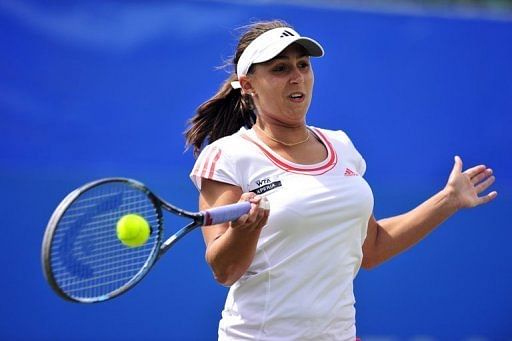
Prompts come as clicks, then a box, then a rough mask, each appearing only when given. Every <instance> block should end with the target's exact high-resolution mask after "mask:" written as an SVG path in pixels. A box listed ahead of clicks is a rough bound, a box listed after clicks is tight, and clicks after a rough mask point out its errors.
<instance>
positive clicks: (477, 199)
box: [445, 156, 498, 209]
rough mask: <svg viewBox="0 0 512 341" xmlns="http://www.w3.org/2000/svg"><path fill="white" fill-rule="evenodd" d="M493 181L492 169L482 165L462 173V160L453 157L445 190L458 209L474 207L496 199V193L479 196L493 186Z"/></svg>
mask: <svg viewBox="0 0 512 341" xmlns="http://www.w3.org/2000/svg"><path fill="white" fill-rule="evenodd" d="M494 180H495V177H494V176H493V175H492V169H490V168H487V167H486V166H484V165H478V166H475V167H472V168H469V169H467V170H465V171H464V172H463V171H462V160H461V158H460V157H459V156H455V165H454V166H453V169H452V171H451V173H450V177H449V178H448V183H447V184H446V187H445V190H446V191H447V192H448V193H449V194H450V196H451V197H452V199H453V200H454V204H455V206H456V207H457V208H458V209H460V208H467V207H475V206H478V205H481V204H485V203H488V202H489V201H491V200H492V199H494V198H496V196H497V195H498V192H496V191H492V192H490V193H489V194H486V195H483V196H479V194H480V193H482V192H483V191H485V190H486V189H487V188H489V186H491V185H492V184H493V182H494Z"/></svg>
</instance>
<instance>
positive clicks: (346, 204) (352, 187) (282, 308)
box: [190, 127, 373, 341]
mask: <svg viewBox="0 0 512 341" xmlns="http://www.w3.org/2000/svg"><path fill="white" fill-rule="evenodd" d="M309 128H310V130H311V131H312V132H314V133H315V135H316V136H317V137H318V138H319V139H320V141H322V143H323V144H324V145H325V147H326V148H327V158H326V159H325V160H324V161H322V162H320V163H317V164H313V165H301V164H295V163H292V162H290V161H287V160H286V159H284V158H283V157H281V156H279V155H278V154H277V153H274V152H273V151H272V150H271V149H270V148H269V147H268V146H266V145H265V144H264V143H263V142H262V141H261V140H259V139H258V137H257V135H256V134H255V133H254V131H253V130H252V129H251V130H246V129H245V128H242V129H240V131H238V132H237V133H235V134H233V135H231V136H228V137H225V138H222V139H219V140H217V141H215V142H214V143H212V144H210V145H208V146H207V147H206V148H205V149H204V150H203V151H202V153H201V154H200V156H199V158H198V159H197V161H196V164H195V166H194V169H193V170H192V172H191V175H190V176H191V179H192V181H193V182H194V184H195V185H196V186H197V188H198V189H200V188H201V179H202V178H207V179H213V180H216V181H220V182H225V183H229V184H233V185H236V186H239V187H240V188H242V190H243V191H244V192H249V191H252V192H255V193H257V194H259V195H262V196H266V197H267V198H268V200H269V203H270V216H269V220H268V223H267V225H266V226H265V227H264V228H263V230H262V231H261V235H260V239H259V241H258V245H257V249H256V254H255V257H254V260H253V262H252V264H251V265H250V267H249V269H248V270H247V272H246V273H245V274H244V275H243V276H242V278H240V279H239V280H238V281H237V282H236V283H234V284H233V285H232V286H231V288H230V290H229V293H228V296H227V299H226V304H225V307H224V310H223V312H222V320H221V321H220V325H219V340H350V341H353V340H354V339H355V335H356V330H355V308H354V303H355V299H354V294H353V287H352V284H353V279H354V277H355V276H356V274H357V272H358V270H359V268H360V265H361V260H362V245H363V242H364V239H365V237H366V232H367V224H368V219H369V218H370V215H371V213H372V210H373V195H372V192H371V189H370V187H369V186H368V184H367V183H366V181H365V180H364V179H363V177H362V176H363V174H364V172H365V170H366V163H365V161H364V159H363V158H362V157H361V155H360V154H359V153H358V152H357V150H356V149H355V148H354V146H353V144H352V142H351V141H350V139H349V138H348V136H347V135H346V134H345V133H344V132H342V131H330V130H325V129H319V128H314V127H309Z"/></svg>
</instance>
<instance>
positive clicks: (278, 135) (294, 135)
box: [253, 123, 310, 147]
mask: <svg viewBox="0 0 512 341" xmlns="http://www.w3.org/2000/svg"><path fill="white" fill-rule="evenodd" d="M253 127H254V128H255V129H256V130H257V131H259V132H261V133H262V134H263V136H264V137H266V138H267V139H269V140H272V141H274V142H276V143H279V144H280V145H283V146H286V147H293V146H297V145H299V144H303V143H306V142H307V141H309V135H310V133H309V130H308V128H307V127H306V125H303V126H301V127H297V128H273V129H272V128H270V126H268V125H267V126H262V125H261V124H258V123H256V124H254V126H253Z"/></svg>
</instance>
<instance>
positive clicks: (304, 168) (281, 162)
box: [242, 128, 338, 175]
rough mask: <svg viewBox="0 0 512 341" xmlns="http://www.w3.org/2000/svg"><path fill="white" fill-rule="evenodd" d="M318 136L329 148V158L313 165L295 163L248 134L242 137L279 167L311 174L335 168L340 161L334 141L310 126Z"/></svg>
mask: <svg viewBox="0 0 512 341" xmlns="http://www.w3.org/2000/svg"><path fill="white" fill-rule="evenodd" d="M309 129H310V130H311V131H312V132H313V133H314V134H315V135H316V136H318V137H319V138H320V140H321V141H322V143H323V144H324V146H325V147H326V149H327V158H326V159H325V160H324V161H322V162H320V163H317V164H313V165H301V164H298V163H293V162H291V161H288V160H286V159H285V158H283V157H281V156H280V155H278V154H277V153H275V152H274V151H272V150H271V149H270V148H269V147H268V146H267V145H266V144H264V143H263V142H261V141H260V140H259V139H258V141H257V140H256V139H254V138H252V137H251V136H249V135H247V134H243V135H242V137H243V138H244V139H246V140H248V141H250V142H252V143H254V144H255V145H256V146H257V147H258V148H259V149H260V150H261V151H262V152H263V154H265V156H266V157H267V158H268V159H269V160H270V161H272V163H274V164H275V165H276V166H277V167H279V168H281V169H283V170H285V171H287V172H291V173H299V174H309V175H321V174H324V173H326V172H327V171H329V170H331V169H332V168H334V166H335V165H336V163H337V162H338V156H337V154H336V150H335V149H334V147H333V145H332V143H331V142H330V141H329V140H328V139H327V137H326V136H325V135H324V134H323V133H322V132H321V131H320V130H318V129H316V128H309ZM256 138H257V137H256Z"/></svg>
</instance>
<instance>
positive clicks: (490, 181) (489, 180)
mask: <svg viewBox="0 0 512 341" xmlns="http://www.w3.org/2000/svg"><path fill="white" fill-rule="evenodd" d="M494 180H496V178H495V177H494V176H490V177H488V178H487V179H485V181H482V182H481V183H479V184H478V185H476V186H475V191H476V193H482V192H483V191H485V190H486V189H487V188H489V186H491V185H492V184H493V183H494Z"/></svg>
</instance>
